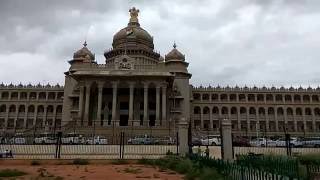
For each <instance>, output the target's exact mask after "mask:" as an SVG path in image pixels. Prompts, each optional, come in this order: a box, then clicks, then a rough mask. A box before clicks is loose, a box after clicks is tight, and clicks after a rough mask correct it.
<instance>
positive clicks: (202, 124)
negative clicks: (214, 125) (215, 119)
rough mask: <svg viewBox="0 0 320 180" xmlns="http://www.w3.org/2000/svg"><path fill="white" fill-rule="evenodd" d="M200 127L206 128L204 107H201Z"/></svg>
mask: <svg viewBox="0 0 320 180" xmlns="http://www.w3.org/2000/svg"><path fill="white" fill-rule="evenodd" d="M200 123H201V124H200V128H201V129H204V122H203V107H201V109H200Z"/></svg>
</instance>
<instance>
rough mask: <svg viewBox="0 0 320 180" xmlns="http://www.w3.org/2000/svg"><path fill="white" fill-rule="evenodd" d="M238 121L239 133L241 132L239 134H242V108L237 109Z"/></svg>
mask: <svg viewBox="0 0 320 180" xmlns="http://www.w3.org/2000/svg"><path fill="white" fill-rule="evenodd" d="M237 120H238V131H239V132H242V129H241V116H240V107H237Z"/></svg>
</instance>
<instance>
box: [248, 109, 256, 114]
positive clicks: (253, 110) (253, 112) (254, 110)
mask: <svg viewBox="0 0 320 180" xmlns="http://www.w3.org/2000/svg"><path fill="white" fill-rule="evenodd" d="M249 114H250V115H255V114H256V109H255V108H254V107H250V109H249Z"/></svg>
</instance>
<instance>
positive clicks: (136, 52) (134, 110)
mask: <svg viewBox="0 0 320 180" xmlns="http://www.w3.org/2000/svg"><path fill="white" fill-rule="evenodd" d="M129 12H130V20H129V23H128V25H127V26H126V27H124V28H123V29H121V30H120V31H118V32H117V33H116V34H115V35H114V36H113V42H112V48H111V49H108V50H106V51H105V52H104V57H105V63H104V64H98V63H97V61H96V60H95V55H94V54H93V53H92V51H90V50H89V47H88V45H87V43H86V42H85V43H84V44H83V47H82V48H81V49H80V50H78V51H76V52H75V53H74V54H73V58H72V59H71V60H70V61H69V64H70V68H69V69H68V70H66V72H65V73H64V75H65V84H64V86H59V85H55V86H52V85H40V84H39V85H31V84H29V85H22V84H19V85H12V84H9V85H4V84H0V133H8V134H10V133H18V132H21V133H35V132H37V133H40V132H47V131H50V132H56V131H63V132H74V131H77V132H78V133H83V134H90V133H92V132H93V131H94V133H95V134H110V133H111V132H114V131H132V130H134V131H135V132H139V133H144V132H149V131H152V132H153V133H155V134H159V135H160V134H162V135H165V134H166V135H167V134H172V133H174V132H175V131H176V129H177V124H178V123H179V122H181V121H187V122H189V123H190V126H191V128H192V130H193V131H194V132H207V133H210V134H216V133H219V127H220V122H221V120H223V119H225V118H227V119H230V120H231V122H232V131H233V132H234V133H235V134H239V135H244V134H246V135H256V134H258V133H260V134H261V133H262V134H263V133H265V134H267V133H268V134H269V135H276V134H283V133H287V132H289V133H291V134H296V135H302V134H315V133H316V132H319V131H320V101H319V95H320V89H319V88H317V89H313V88H307V89H303V88H298V89H296V88H275V87H262V88H257V87H228V86H227V87H219V86H218V87H210V86H209V87H201V86H200V87H194V86H192V85H191V84H190V83H189V80H190V79H191V73H190V72H189V71H188V65H189V63H188V61H189V62H190V61H192V60H188V59H187V58H186V57H185V55H183V54H182V53H181V52H180V51H179V50H178V49H177V47H176V45H175V44H174V46H173V49H172V50H171V51H170V52H168V53H167V54H166V55H164V56H162V55H160V54H159V53H157V52H155V50H154V43H153V37H152V36H151V35H150V34H149V33H148V32H147V31H146V30H144V29H143V28H142V27H141V26H140V23H139V21H138V13H139V10H138V9H136V8H132V9H130V10H129Z"/></svg>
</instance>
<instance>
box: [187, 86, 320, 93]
mask: <svg viewBox="0 0 320 180" xmlns="http://www.w3.org/2000/svg"><path fill="white" fill-rule="evenodd" d="M191 87H192V90H193V91H221V92H228V91H229V92H231V91H239V92H240V91H246V92H320V87H319V86H318V87H317V88H312V87H310V86H309V87H308V88H303V87H301V86H300V87H299V88H294V87H292V86H291V87H290V88H285V87H283V86H281V87H274V86H272V87H266V86H263V87H256V86H253V87H247V86H244V87H239V86H234V87H230V86H225V87H221V86H219V85H218V86H215V87H212V86H210V85H209V86H205V87H204V86H201V85H200V86H191Z"/></svg>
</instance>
